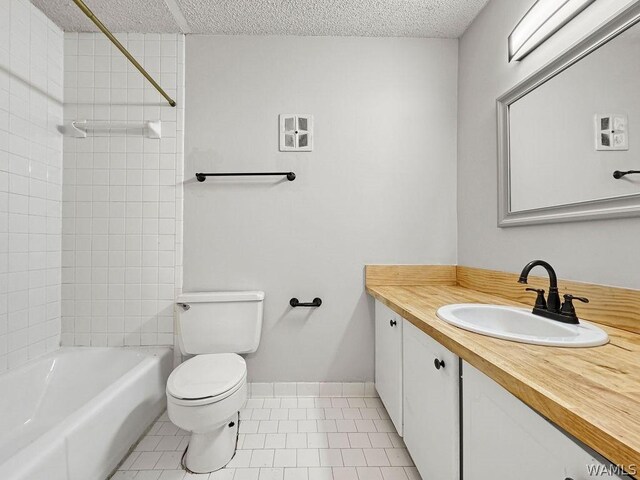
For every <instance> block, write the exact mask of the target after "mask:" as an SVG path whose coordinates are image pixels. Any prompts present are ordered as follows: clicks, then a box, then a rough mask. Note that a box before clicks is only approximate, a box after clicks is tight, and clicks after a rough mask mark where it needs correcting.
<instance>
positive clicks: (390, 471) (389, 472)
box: [380, 467, 408, 480]
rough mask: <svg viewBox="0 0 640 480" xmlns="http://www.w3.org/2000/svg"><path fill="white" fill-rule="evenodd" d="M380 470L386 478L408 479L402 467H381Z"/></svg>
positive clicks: (389, 479)
mask: <svg viewBox="0 0 640 480" xmlns="http://www.w3.org/2000/svg"><path fill="white" fill-rule="evenodd" d="M380 471H381V472H382V478H383V479H384V480H408V477H407V474H406V473H405V471H404V468H402V467H380Z"/></svg>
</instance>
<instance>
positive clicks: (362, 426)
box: [354, 420, 378, 433]
mask: <svg viewBox="0 0 640 480" xmlns="http://www.w3.org/2000/svg"><path fill="white" fill-rule="evenodd" d="M354 422H355V424H356V429H357V430H358V432H361V433H366V432H377V431H378V430H376V426H375V424H374V423H373V420H354Z"/></svg>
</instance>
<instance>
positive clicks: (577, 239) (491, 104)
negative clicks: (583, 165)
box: [458, 0, 640, 293]
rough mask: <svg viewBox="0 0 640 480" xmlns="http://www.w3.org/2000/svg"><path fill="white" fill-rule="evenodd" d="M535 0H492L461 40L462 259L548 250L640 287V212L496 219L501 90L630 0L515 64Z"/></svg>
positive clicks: (594, 12) (505, 263) (601, 7)
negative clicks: (556, 219) (515, 45)
mask: <svg viewBox="0 0 640 480" xmlns="http://www.w3.org/2000/svg"><path fill="white" fill-rule="evenodd" d="M532 3H533V1H532V0H492V1H491V2H489V4H488V5H487V6H486V7H485V9H484V10H483V11H482V12H481V13H480V15H479V16H478V18H476V20H475V21H474V22H473V24H472V25H471V26H470V27H469V29H468V30H467V32H466V33H465V34H464V36H463V37H462V39H461V41H460V51H459V59H460V64H459V65H460V71H459V78H460V82H459V90H458V94H459V97H458V99H459V110H458V119H459V126H458V128H459V129H458V231H459V234H458V262H459V264H461V265H470V266H476V267H482V268H493V269H498V270H506V271H513V272H516V271H519V270H520V269H521V268H522V266H523V265H524V264H525V263H526V262H527V261H529V260H532V259H534V258H543V259H547V260H548V261H550V262H551V263H552V264H553V265H554V266H555V267H556V270H557V271H558V275H559V276H560V277H562V278H568V279H574V280H582V281H590V282H597V283H605V284H612V285H619V286H628V287H633V288H640V273H638V272H639V269H640V255H639V254H638V251H637V246H638V239H639V238H640V218H634V219H624V220H602V221H596V222H579V223H565V224H555V225H543V226H531V227H518V228H509V229H499V228H497V227H496V222H497V213H496V212H497V160H496V159H497V151H496V105H495V101H496V98H497V97H498V96H500V95H501V94H502V93H504V92H505V91H506V90H508V89H509V88H511V87H512V86H513V85H515V84H516V83H518V82H519V81H520V80H522V79H523V78H525V77H526V76H527V75H529V74H530V73H532V72H533V71H535V70H536V69H538V68H540V67H541V66H542V65H544V64H545V63H546V62H548V61H549V60H550V59H552V58H553V57H554V56H555V55H557V54H558V53H560V52H561V51H563V50H564V49H566V48H567V47H568V46H569V45H570V44H571V43H573V42H575V41H576V40H578V39H579V38H580V37H581V36H583V35H584V34H585V32H588V31H590V30H591V29H593V28H595V27H596V26H597V24H598V23H599V22H602V21H604V20H605V19H606V18H607V17H608V16H609V15H611V14H613V13H614V12H615V10H616V9H618V8H620V7H621V6H623V5H624V4H628V3H631V2H630V1H629V0H617V1H613V0H603V1H601V2H596V3H595V4H594V5H592V6H591V7H589V9H588V10H587V11H585V12H584V13H583V14H581V16H580V17H578V18H576V19H575V20H574V21H573V22H571V24H569V25H568V26H567V27H565V28H564V29H563V30H562V31H561V32H560V33H559V34H556V35H555V36H554V37H552V38H551V39H550V40H549V41H548V42H547V43H545V44H544V45H543V46H541V47H540V48H539V49H538V50H536V51H535V52H533V53H532V54H531V55H530V56H528V57H527V58H525V59H524V60H523V61H522V62H521V63H519V64H518V63H515V64H511V65H510V64H508V63H507V41H506V39H507V36H508V35H509V33H510V32H511V30H512V29H513V26H514V25H515V24H516V23H517V22H518V20H519V19H520V18H521V17H522V16H523V15H524V13H525V12H526V11H527V9H528V8H529V7H530V6H531V4H532ZM550 174H553V172H550ZM577 293H579V292H577Z"/></svg>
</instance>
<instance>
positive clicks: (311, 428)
mask: <svg viewBox="0 0 640 480" xmlns="http://www.w3.org/2000/svg"><path fill="white" fill-rule="evenodd" d="M317 431H318V421H317V420H299V421H298V432H299V433H302V432H306V433H310V432H317Z"/></svg>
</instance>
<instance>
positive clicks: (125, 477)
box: [111, 470, 138, 480]
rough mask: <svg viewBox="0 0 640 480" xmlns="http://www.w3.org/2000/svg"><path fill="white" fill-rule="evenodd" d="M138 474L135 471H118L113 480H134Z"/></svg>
mask: <svg viewBox="0 0 640 480" xmlns="http://www.w3.org/2000/svg"><path fill="white" fill-rule="evenodd" d="M137 473H138V472H136V471H135V470H118V471H117V472H116V473H114V474H113V476H112V477H111V480H133V479H134V478H135V476H136V474H137Z"/></svg>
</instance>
